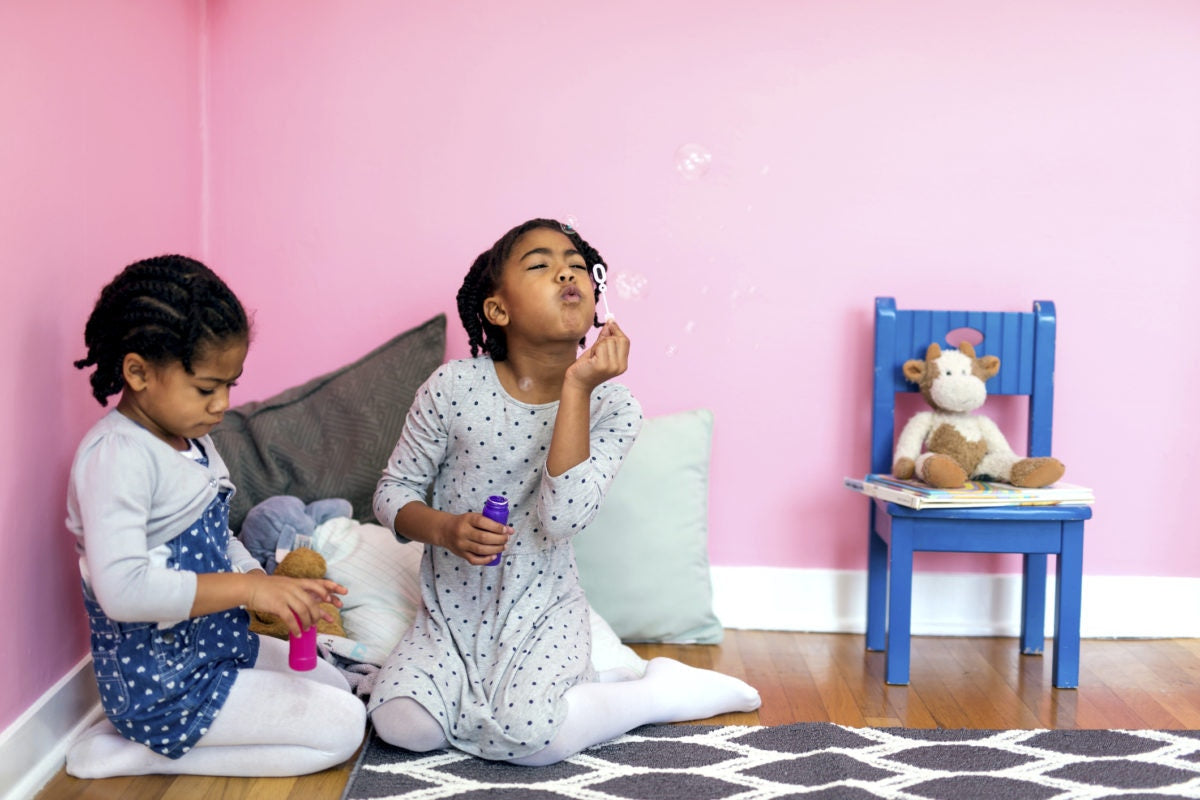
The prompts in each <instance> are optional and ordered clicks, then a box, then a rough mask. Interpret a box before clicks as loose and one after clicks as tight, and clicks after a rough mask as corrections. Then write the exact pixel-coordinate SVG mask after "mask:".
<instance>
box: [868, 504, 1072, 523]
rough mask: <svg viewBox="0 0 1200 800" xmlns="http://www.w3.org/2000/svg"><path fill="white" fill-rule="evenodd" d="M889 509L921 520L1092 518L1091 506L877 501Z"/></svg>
mask: <svg viewBox="0 0 1200 800" xmlns="http://www.w3.org/2000/svg"><path fill="white" fill-rule="evenodd" d="M875 502H876V503H877V504H879V505H882V506H884V507H885V508H886V510H887V513H888V515H889V516H893V517H913V518H919V519H959V520H983V519H994V520H1003V521H1005V522H1013V521H1017V520H1021V521H1024V520H1039V519H1052V520H1062V519H1091V518H1092V507H1091V506H1072V505H1057V506H1034V505H1030V506H988V507H985V508H909V507H908V506H902V505H898V504H897V503H888V502H885V501H883V500H876V501H875Z"/></svg>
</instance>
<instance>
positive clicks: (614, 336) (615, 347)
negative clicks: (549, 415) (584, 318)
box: [563, 318, 629, 394]
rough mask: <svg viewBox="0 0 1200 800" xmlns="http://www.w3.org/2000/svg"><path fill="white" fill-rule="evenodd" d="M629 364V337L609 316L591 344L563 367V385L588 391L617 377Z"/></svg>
mask: <svg viewBox="0 0 1200 800" xmlns="http://www.w3.org/2000/svg"><path fill="white" fill-rule="evenodd" d="M628 367H629V337H628V336H626V335H625V332H624V331H623V330H621V326H619V325H617V321H616V320H615V319H612V318H610V319H609V320H608V322H605V323H604V327H602V328H601V329H600V335H599V336H597V337H596V341H595V342H593V343H592V346H591V347H589V348H588V349H587V350H584V351H583V354H582V355H580V356H579V358H577V359H576V360H575V363H574V364H572V365H571V366H569V367H567V374H566V376H565V377H564V379H563V386H564V387H566V386H568V385H569V384H575V385H576V386H578V387H579V388H581V389H583V390H585V391H586V392H587V393H589V394H590V393H591V391H592V389H595V388H596V387H597V386H599V385H600V384H602V383H604V381H607V380H610V379H612V378H615V377H617V376H618V375H620V374H621V373H623V372H625V370H626V369H628Z"/></svg>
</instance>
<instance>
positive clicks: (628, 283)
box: [614, 272, 646, 300]
mask: <svg viewBox="0 0 1200 800" xmlns="http://www.w3.org/2000/svg"><path fill="white" fill-rule="evenodd" d="M614 283H615V285H616V287H617V296H619V297H620V298H621V299H622V300H637V299H640V298H641V296H642V292H644V291H645V290H646V276H644V275H639V274H637V273H636V272H632V273H631V272H621V273H618V274H617V278H616V281H614Z"/></svg>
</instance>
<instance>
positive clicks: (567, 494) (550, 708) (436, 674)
mask: <svg viewBox="0 0 1200 800" xmlns="http://www.w3.org/2000/svg"><path fill="white" fill-rule="evenodd" d="M557 412H558V403H548V404H545V405H529V404H527V403H521V402H519V401H517V400H515V399H514V398H512V397H511V396H509V394H508V393H507V392H505V390H504V389H503V387H502V386H501V385H500V381H499V379H498V378H497V377H496V371H495V367H494V365H493V363H492V361H491V359H490V358H486V357H480V358H475V359H462V360H458V361H451V362H449V363H447V364H446V365H444V366H442V367H440V368H439V369H438V370H437V371H436V372H435V373H434V374H433V375H432V376H431V377H430V378H429V379H428V380H427V381H426V382H425V384H424V385H423V386H422V387H421V388H420V389H419V390H418V392H417V396H416V399H415V400H414V401H413V405H412V408H411V409H410V410H409V413H408V418H407V420H406V421H405V425H404V431H403V433H402V434H401V436H400V441H399V443H398V444H397V445H396V448H395V450H394V451H393V453H392V456H391V458H390V459H389V461H388V464H387V467H386V468H385V469H384V473H383V477H382V478H381V479H380V481H379V485H378V487H377V488H376V490H375V514H376V516H377V517H378V519H379V521H380V522H381V523H382V524H383V525H385V526H386V527H388V528H389V529H390V528H391V527H392V523H393V521H394V520H395V517H396V512H397V511H399V510H400V509H401V508H402V507H403V506H405V505H406V504H408V503H409V502H411V501H413V500H419V501H425V499H426V497H427V492H428V491H429V490H430V489H431V488H432V502H431V505H432V506H433V507H434V508H437V509H440V510H442V511H448V512H450V513H454V514H461V513H466V512H469V511H481V510H482V509H483V504H484V501H485V500H486V499H487V497H488V496H489V495H494V494H496V495H503V496H505V497H507V498H508V503H509V517H508V524H509V525H511V526H512V527H513V528H514V529H515V530H516V535H515V536H513V537H512V538H511V539H510V540H509V543H508V548H507V550H506V551H505V552H504V555H503V558H502V560H501V563H500V564H499V565H498V566H494V567H492V566H473V565H472V564H470V563H468V562H467V561H465V560H463V559H461V558H459V557H458V556H455V555H453V554H452V553H451V552H450V551H448V550H445V549H443V548H438V547H433V546H431V545H426V546H425V553H424V556H423V557H422V560H421V593H422V597H423V599H424V607H423V608H421V609H420V610H419V611H418V613H417V617H416V621H415V623H414V624H413V627H412V628H411V629H410V630H409V631H408V633H406V634H405V636H404V638H403V639H402V640H401V641H400V643H399V644H398V645H397V647H396V649H395V650H393V651H392V654H391V655H390V656H389V657H388V659H387V661H386V662H385V663H384V665H383V668H382V669H381V671H380V674H379V678H378V680H377V681H376V684H375V689H374V692H373V693H372V695H371V700H370V704H369V706H368V710H371V711H373V710H374V709H375V708H377V707H379V705H380V704H382V703H384V702H386V701H388V700H391V699H393V698H397V697H410V698H412V699H414V700H416V701H417V702H419V703H420V704H421V705H422V706H424V707H425V708H426V709H427V710H428V711H429V713H430V714H432V715H433V716H434V717H435V718H436V719H437V720H438V721H439V722H440V723H441V724H442V728H443V729H444V730H445V733H446V738H447V739H448V740H449V741H450V743H451V744H452V745H454V746H455V747H456V748H458V749H460V750H463V751H465V752H468V753H472V754H474V755H477V756H481V757H483V758H491V759H499V760H504V759H509V758H515V757H521V756H525V755H529V754H531V753H536V752H537V751H538V750H541V749H542V748H544V747H545V746H546V745H547V744H548V743H549V741H550V740H551V739H552V738H553V736H554V732H555V731H556V730H557V729H558V726H559V725H560V724H561V723H562V719H563V715H564V714H565V712H566V704H565V702H564V701H563V694H564V693H565V692H566V691H567V690H568V689H569V688H571V687H572V686H574V685H575V684H576V683H579V682H581V681H588V680H592V679H593V678H594V677H595V675H594V672H593V670H592V666H591V637H590V627H589V620H588V605H587V599H586V598H585V597H584V594H583V590H582V588H581V587H580V585H579V577H578V573H577V572H576V569H575V554H574V551H573V550H572V548H571V538H572V537H573V536H574V535H575V534H577V533H579V532H580V531H581V530H583V528H584V527H585V526H586V525H587V523H588V522H589V521H590V520H591V519H592V517H593V516H594V515H595V513H596V511H597V509H598V508H599V507H600V502H601V500H602V499H603V497H604V494H605V492H606V491H607V490H608V487H609V485H610V484H611V483H612V479H613V477H614V475H615V474H616V471H617V468H618V467H619V466H620V463H621V461H622V459H623V458H624V457H625V454H626V453H627V452H628V451H629V448H630V447H631V446H632V444H633V441H634V439H635V437H636V436H637V432H638V430H639V429H640V427H641V422H642V412H641V406H640V405H639V404H638V402H637V400H635V399H634V398H633V396H632V395H631V394H630V393H629V390H628V389H627V388H626V387H625V386H623V385H621V384H618V383H612V382H608V383H604V384H601V385H600V386H599V387H597V388H596V390H595V391H593V392H592V397H591V455H590V458H589V459H588V461H586V462H584V463H581V464H579V465H578V466H576V467H574V468H572V469H570V470H568V471H567V472H565V473H563V474H562V475H559V476H557V477H553V478H552V477H550V476H548V475H547V474H546V469H545V467H546V454H547V451H548V450H549V448H550V438H551V434H552V432H553V429H554V420H555V415H556V413H557Z"/></svg>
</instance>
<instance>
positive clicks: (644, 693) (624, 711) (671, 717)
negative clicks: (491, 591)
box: [371, 658, 762, 767]
mask: <svg viewBox="0 0 1200 800" xmlns="http://www.w3.org/2000/svg"><path fill="white" fill-rule="evenodd" d="M563 697H564V699H565V700H566V701H567V716H566V719H565V720H563V723H562V725H561V726H560V727H559V729H558V732H557V733H556V734H555V736H554V738H553V739H551V740H550V744H549V745H547V746H546V747H545V748H543V749H542V750H539V751H538V752H536V753H533V754H532V755H529V756H525V757H523V758H514V759H510V760H511V762H512V763H514V764H520V765H522V766H530V767H542V766H546V765H547V764H554V763H556V762H559V761H562V760H563V759H564V758H569V757H570V756H573V755H575V754H576V753H578V752H580V751H582V750H584V749H586V748H588V747H591V746H592V745H594V744H599V743H601V742H606V741H608V740H609V739H615V738H616V737H618V736H620V735H621V734H623V733H626V732H627V731H630V730H633V729H634V728H636V727H638V726H639V725H650V724H658V723H665V722H683V721H685V720H691V719H706V718H708V717H712V716H716V715H717V714H727V713H731V712H735V711H753V710H754V709H756V708H758V707H759V705H761V703H762V700H761V699H760V698H759V696H758V692H757V691H755V690H754V688H753V687H752V686H750V685H748V684H746V683H744V682H743V681H740V680H738V679H737V678H734V677H732V676H730V675H724V674H722V673H720V672H713V671H712V670H707V669H697V668H696V667H689V666H687V665H686V664H682V663H680V662H678V661H674V660H672V659H669V658H655V659H653V660H651V661H650V663H649V665H647V667H646V674H645V676H643V677H642V678H635V677H634V676H633V675H632V674H631V673H627V672H625V671H623V670H612V671H610V672H607V673H602V674H601V676H600V679H599V680H598V681H596V682H595V683H580V684H576V685H575V686H572V687H571V688H570V689H568V690H567V693H566V694H565V695H563ZM371 722H372V724H373V725H374V726H375V730H376V732H378V733H379V736H380V738H382V739H383V740H384V741H385V742H388V743H390V744H393V745H396V746H397V747H403V748H405V749H406V750H413V751H415V752H419V753H424V752H428V751H430V750H440V749H443V748H446V747H449V746H450V743H449V742H448V741H447V739H446V734H445V732H444V731H443V730H442V726H441V724H440V723H439V722H438V721H437V720H436V719H434V718H433V715H431V714H430V713H429V712H428V711H426V710H425V708H424V706H422V705H421V704H420V703H418V702H417V701H416V700H413V699H411V698H407V697H399V698H396V699H394V700H389V701H387V702H386V703H384V704H382V705H381V706H379V707H378V708H376V709H375V710H374V711H372V712H371Z"/></svg>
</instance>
